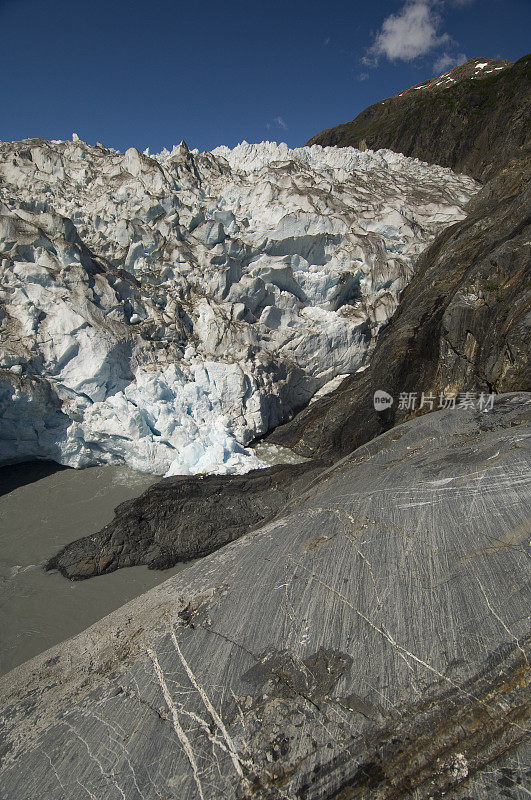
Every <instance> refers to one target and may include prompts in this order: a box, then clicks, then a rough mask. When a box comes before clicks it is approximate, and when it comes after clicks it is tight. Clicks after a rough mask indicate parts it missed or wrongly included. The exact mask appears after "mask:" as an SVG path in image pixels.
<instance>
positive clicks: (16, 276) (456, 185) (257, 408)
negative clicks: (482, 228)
mask: <svg viewBox="0 0 531 800" xmlns="http://www.w3.org/2000/svg"><path fill="white" fill-rule="evenodd" d="M0 155H1V159H0V162H1V163H0V250H1V257H2V260H1V267H0V335H1V343H0V414H1V417H2V425H1V428H0V463H9V462H13V461H17V460H18V461H21V460H28V459H32V458H40V459H53V460H55V461H57V462H59V463H61V464H65V465H69V466H74V467H84V466H89V465H91V464H97V463H120V462H124V461H125V462H127V463H128V464H129V465H131V466H132V467H134V468H136V469H139V470H143V471H148V472H154V473H156V474H165V473H168V474H185V475H186V474H195V473H200V472H209V471H210V472H213V471H214V472H215V471H219V472H235V471H245V470H248V469H251V468H254V467H257V466H260V462H259V461H258V460H257V459H256V458H255V457H254V456H253V455H252V454H251V453H250V452H249V451H246V450H245V449H244V445H245V444H247V443H248V442H249V441H250V440H251V439H252V438H254V437H255V436H257V435H261V434H264V433H265V432H266V431H267V430H269V429H271V427H273V426H275V425H276V424H278V423H279V422H281V421H285V420H286V419H288V418H289V416H290V415H291V414H292V413H293V412H294V410H296V409H298V408H300V407H301V406H303V405H304V404H305V403H306V402H307V401H308V399H309V398H310V397H311V396H312V394H313V393H314V392H315V391H316V390H317V389H319V388H320V387H321V386H322V385H323V384H325V383H327V382H328V381H329V380H330V379H332V378H334V377H335V376H336V375H338V374H343V373H349V372H352V371H355V370H356V369H357V368H358V367H360V366H361V365H362V364H363V363H364V361H365V360H366V358H367V355H368V354H369V353H370V350H371V348H372V347H373V346H374V337H375V335H376V333H377V331H378V330H379V328H380V327H381V325H382V324H383V323H385V322H386V320H387V319H388V318H389V317H390V315H391V314H392V313H393V311H394V310H395V308H396V305H397V298H398V294H399V292H400V291H401V290H402V289H403V288H404V286H405V285H406V284H407V282H408V280H409V279H410V278H411V275H412V271H413V262H414V259H415V257H416V256H417V255H418V253H419V252H420V251H421V250H422V249H423V248H424V247H425V246H426V245H427V244H428V243H429V242H430V241H431V240H432V239H433V238H434V236H435V235H436V234H437V233H439V232H440V231H441V230H442V229H443V228H444V227H445V226H447V225H448V224H450V223H452V222H455V221H456V220H458V219H461V218H462V217H463V216H464V211H463V208H464V205H465V204H466V202H467V201H468V200H469V198H470V197H471V196H472V195H473V194H474V193H475V192H476V190H477V186H476V184H475V183H474V182H473V181H472V180H470V179H469V178H465V177H463V176H461V177H460V176H457V175H454V174H453V173H451V172H450V171H449V170H444V169H441V168H433V167H428V166H427V165H424V164H420V163H418V162H415V161H412V160H408V159H405V158H403V157H401V156H397V155H396V154H394V153H390V152H387V153H386V152H381V153H378V154H372V153H371V154H367V153H359V152H358V151H355V150H342V151H337V150H335V149H322V148H320V147H314V148H302V149H300V150H289V149H288V148H287V146H286V145H275V144H270V143H264V144H261V145H247V144H244V145H240V146H239V147H237V148H235V149H234V150H232V151H231V150H228V149H227V148H223V147H222V148H218V149H217V150H216V151H214V152H213V153H202V154H199V153H197V152H190V151H189V150H188V148H187V147H186V146H185V145H184V144H182V145H180V146H179V147H176V148H174V149H173V150H172V151H171V152H168V151H165V152H163V153H162V154H159V155H158V156H155V157H153V158H151V157H149V156H147V155H145V154H140V153H139V152H138V151H136V150H135V149H134V148H131V149H130V150H128V151H127V152H126V153H125V155H123V154H121V153H117V152H114V151H111V150H108V149H106V148H104V147H102V146H100V145H98V146H96V147H91V146H89V145H86V144H84V143H83V142H80V141H79V140H75V141H72V142H47V141H43V140H38V139H31V140H26V141H23V142H15V143H4V144H0Z"/></svg>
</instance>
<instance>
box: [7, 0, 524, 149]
mask: <svg viewBox="0 0 531 800" xmlns="http://www.w3.org/2000/svg"><path fill="white" fill-rule="evenodd" d="M530 30H531V3H530V2H529V0H409V1H408V2H404V0H402V2H394V1H389V2H386V1H385V0H382V2H378V1H376V2H372V3H371V2H369V3H367V2H360V3H357V2H339V1H338V0H327V1H326V2H315V0H284V2H277V0H269V2H253V1H252V0H247V2H241V0H225V1H224V2H219V1H218V2H211V1H210V0H202V2H198V1H197V0H196V2H191V1H190V2H186V3H185V2H181V1H180V0H173V2H172V1H171V0H151V2H149V3H148V2H137V0H129V1H128V2H126V0H111V2H109V0H105V1H104V0H90V2H86V0H0V35H1V41H2V46H1V48H0V67H1V73H0V74H1V75H2V83H1V90H0V91H1V93H2V95H3V97H2V102H1V104H0V108H1V111H0V139H2V140H4V141H10V140H13V139H22V138H26V137H31V136H40V137H44V138H49V139H66V138H70V136H71V134H72V132H74V131H75V132H77V133H78V134H79V136H80V137H81V138H82V139H83V140H85V141H88V142H90V143H95V142H96V141H101V142H103V143H104V144H105V145H108V146H111V147H116V148H118V149H120V150H124V149H126V148H127V147H130V146H135V147H138V148H139V149H141V150H143V149H144V148H146V147H149V148H150V150H151V152H156V151H158V150H160V149H162V147H164V146H168V147H170V148H171V146H172V144H174V143H176V142H179V141H180V140H181V139H185V140H186V141H187V142H188V144H189V146H190V147H198V148H199V149H200V150H203V149H210V148H212V147H215V146H217V145H219V144H227V145H229V146H234V145H235V144H237V143H238V142H239V141H242V140H243V139H246V140H247V141H251V142H254V141H262V140H263V139H270V140H275V141H286V142H288V144H289V145H291V146H299V145H302V144H304V142H305V141H306V140H307V139H308V138H309V137H310V136H312V135H313V134H315V133H317V132H319V131H320V130H322V129H323V128H325V127H330V126H331V125H334V124H336V123H338V122H345V121H348V120H350V119H353V118H354V117H355V116H356V114H358V113H359V112H360V111H361V110H362V109H364V108H366V107H367V106H368V105H370V104H371V103H374V102H376V101H377V100H380V99H382V98H384V97H388V96H390V95H392V94H395V93H396V92H397V91H399V90H400V89H403V88H405V87H407V86H410V85H412V84H415V83H418V82H419V81H421V80H423V79H425V78H426V77H431V76H433V75H434V74H440V73H441V72H444V71H445V69H448V68H450V67H451V66H453V65H454V64H455V63H457V62H459V61H462V60H464V59H465V58H472V57H474V56H482V57H492V58H508V59H510V60H513V61H514V60H516V59H518V58H520V57H521V56H523V55H525V53H526V52H528V51H529V50H530V49H531V48H530V46H529V33H528V32H529V31H530Z"/></svg>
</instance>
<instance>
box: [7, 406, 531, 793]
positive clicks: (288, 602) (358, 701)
mask: <svg viewBox="0 0 531 800" xmlns="http://www.w3.org/2000/svg"><path fill="white" fill-rule="evenodd" d="M530 405H531V395H525V394H523V393H520V394H518V393H516V394H509V395H504V396H501V397H498V398H496V401H495V404H494V407H493V409H492V410H491V411H488V412H482V413H478V412H475V411H471V410H465V411H458V410H450V409H446V410H442V411H439V412H436V413H433V414H429V415H426V416H424V417H422V418H420V419H416V420H411V421H409V422H407V423H404V424H402V425H400V426H398V427H396V428H394V429H393V430H391V431H388V432H387V433H384V434H383V435H381V436H380V437H379V438H377V439H375V440H374V441H372V442H371V443H370V444H368V445H365V446H364V447H362V448H360V449H358V450H356V451H355V452H353V453H351V454H350V455H349V456H347V457H346V458H345V459H343V460H342V461H340V462H338V463H337V464H336V465H334V466H333V467H332V468H331V469H329V470H327V471H325V472H323V473H322V475H321V477H320V480H319V481H318V482H316V483H314V485H313V486H312V488H311V490H309V491H307V492H301V493H300V495H299V498H298V502H297V506H296V508H294V509H293V510H292V511H291V510H288V512H287V513H286V514H284V515H281V516H280V517H278V518H277V519H276V520H275V521H273V522H270V523H269V524H267V525H265V526H264V527H262V528H260V529H258V530H255V531H253V532H250V533H248V534H246V535H245V536H244V537H243V538H241V539H240V540H238V541H237V542H233V543H232V544H230V545H228V546H226V547H224V548H223V549H221V550H220V551H218V552H217V553H216V554H214V555H211V556H208V557H207V558H205V559H203V560H201V561H200V562H198V563H196V564H194V565H193V566H191V567H189V568H188V569H187V570H185V571H184V572H182V573H180V574H179V575H177V576H174V577H173V578H171V579H170V580H169V581H167V582H165V583H164V584H162V585H161V586H159V587H157V588H156V589H154V590H152V591H151V592H149V593H148V594H146V595H144V596H142V597H140V598H138V599H137V600H135V601H133V602H132V603H130V604H128V605H127V606H124V607H123V608H122V609H120V610H119V611H118V612H116V613H114V614H112V615H111V616H109V617H107V618H106V619H104V620H102V621H101V622H99V623H97V624H96V625H95V626H93V627H92V628H90V629H89V630H87V631H86V632H85V633H83V634H81V635H79V636H77V637H75V638H74V639H71V640H70V641H68V642H66V643H64V644H62V645H60V646H58V647H56V648H53V649H52V650H50V651H48V652H47V653H44V654H43V655H42V656H39V657H38V658H36V659H34V660H32V661H31V662H28V663H27V664H25V665H23V666H22V667H20V668H17V669H16V670H14V671H13V672H12V673H10V674H8V675H7V676H5V677H4V678H3V679H2V680H1V681H0V693H1V696H2V701H1V707H2V709H3V716H2V724H1V726H0V754H1V765H0V796H3V797H5V798H10V800H28V798H32V797H37V796H38V797H45V798H46V800H67V799H68V800H70V799H71V798H76V799H77V798H78V797H79V798H81V797H84V796H86V797H94V798H98V800H100V798H101V800H103V798H105V800H119V799H120V798H122V800H123V798H124V797H127V800H140V798H143V800H155V799H156V798H160V797H164V798H170V797H178V798H179V800H196V798H199V799H203V800H206V798H211V797H215V798H216V800H217V798H227V799H229V798H235V800H236V798H239V799H240V800H241V799H242V798H246V797H248V798H251V797H253V798H263V799H264V800H265V798H283V799H284V800H287V799H288V798H289V800H297V798H301V800H302V798H305V800H324V799H325V798H330V799H332V798H336V800H338V798H354V797H356V798H362V800H363V799H365V800H369V799H370V800H379V799H380V800H383V799H384V798H387V799H388V798H391V797H393V798H411V797H413V796H414V797H415V798H417V800H428V798H437V797H443V796H445V797H458V798H462V800H464V798H473V800H483V798H485V797H489V798H494V799H497V798H499V800H502V799H503V798H506V797H507V796H509V795H510V797H512V798H514V799H515V800H520V798H524V797H525V796H527V790H526V789H525V788H524V785H525V780H526V778H525V766H524V765H525V757H524V736H525V729H526V725H527V721H526V714H527V713H528V708H529V706H528V705H526V694H525V693H526V679H527V677H528V674H527V673H528V668H527V658H528V656H527V655H526V651H527V645H528V639H527V637H528V635H529V627H528V621H527V613H528V607H529V595H528V594H527V593H526V588H525V586H526V581H527V579H528V570H527V562H526V548H527V542H528V539H529V527H528V520H527V508H528V507H529V500H530V497H529V476H530V474H531V473H530V469H529V449H528V448H526V446H525V443H526V437H529V434H530V429H531V426H530V419H529V408H530ZM526 670H527V672H526Z"/></svg>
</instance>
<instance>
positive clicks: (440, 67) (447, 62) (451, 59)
mask: <svg viewBox="0 0 531 800" xmlns="http://www.w3.org/2000/svg"><path fill="white" fill-rule="evenodd" d="M465 61H468V56H466V55H465V54H464V53H458V54H457V55H455V56H451V55H450V54H449V53H443V54H442V55H440V56H439V58H438V59H437V60H436V61H434V62H433V72H434V74H435V75H442V74H443V73H444V72H448V70H449V69H453V67H458V66H459V65H460V64H464V63H465Z"/></svg>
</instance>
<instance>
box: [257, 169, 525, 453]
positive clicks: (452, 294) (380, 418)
mask: <svg viewBox="0 0 531 800" xmlns="http://www.w3.org/2000/svg"><path fill="white" fill-rule="evenodd" d="M530 207H531V159H522V160H521V161H518V162H513V163H512V164H511V165H510V166H508V167H507V168H506V169H505V170H503V171H502V172H501V173H500V175H499V176H498V177H497V178H494V179H493V180H492V181H490V182H489V184H487V185H486V186H485V187H484V188H483V189H482V190H481V191H480V192H479V194H478V195H476V197H475V198H474V200H473V201H472V202H471V203H470V204H469V206H468V216H467V218H466V220H464V221H463V222H461V223H458V224H457V225H454V226H453V227H452V228H449V229H448V230H447V231H445V232H444V233H443V234H441V235H440V236H439V237H438V239H437V240H436V241H435V242H434V244H433V245H432V246H431V247H430V248H428V250H426V251H425V252H424V253H423V254H422V256H421V257H420V259H419V261H418V265H417V270H416V274H415V277H414V279H413V280H412V282H411V283H410V284H409V286H408V288H407V289H406V290H405V292H404V293H403V295H402V298H401V302H400V307H399V309H398V311H397V312H396V314H395V315H394V317H393V319H392V320H391V321H390V323H389V324H388V326H387V327H386V328H385V329H384V330H383V331H382V333H381V335H380V337H379V340H378V343H377V346H376V349H375V351H374V354H373V356H372V359H371V364H370V366H369V367H368V368H367V370H365V371H364V372H363V373H361V374H359V375H352V376H350V377H348V378H346V379H345V380H344V381H343V383H342V384H341V385H340V387H339V388H338V389H336V390H335V391H334V392H332V393H330V394H329V395H327V396H325V397H323V398H321V399H319V400H316V402H315V403H313V404H312V405H311V406H309V407H308V408H307V409H305V410H304V411H302V412H301V413H300V414H299V415H298V416H297V417H295V419H294V420H293V421H292V422H290V423H288V424H287V425H283V426H282V427H280V428H277V429H276V430H275V431H274V432H273V434H272V435H271V436H270V441H272V442H277V443H281V444H283V445H285V446H288V447H292V448H294V449H295V450H296V451H297V452H299V453H301V454H302V455H305V456H315V455H319V456H320V457H328V458H334V457H335V458H337V457H339V456H341V455H343V454H345V453H348V452H350V451H351V450H353V449H354V448H356V447H358V446H359V445H361V444H363V443H364V442H367V441H369V440H370V439H372V438H373V437H374V436H377V435H378V434H379V433H381V432H382V431H383V430H385V429H386V428H388V427H390V426H391V425H392V424H393V423H395V422H400V421H403V420H405V419H408V418H409V417H411V416H416V415H418V414H419V413H426V412H427V411H430V410H431V407H434V408H437V407H438V405H439V402H440V393H441V392H445V393H447V394H451V393H455V392H460V393H464V392H471V393H477V394H480V393H481V392H483V393H485V394H487V393H491V392H498V393H499V392H507V391H513V390H515V389H531V374H530V369H529V342H530V329H531V315H530V299H531V293H530V276H531V270H530V264H531V250H530V240H531V235H530V218H529V209H530ZM379 389H380V390H384V391H386V392H388V393H389V394H390V395H391V396H392V397H393V398H394V403H393V405H392V406H391V407H390V408H389V409H388V410H387V411H385V412H382V413H377V412H376V411H375V408H374V403H373V397H374V392H375V391H376V390H379ZM423 392H424V393H425V396H430V395H431V397H432V401H431V407H430V403H429V402H427V403H425V405H424V408H423V409H422V410H421V409H420V402H421V399H422V393H423ZM401 393H407V394H409V393H413V394H415V395H416V403H415V406H414V407H411V408H409V409H408V408H400V395H401Z"/></svg>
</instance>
